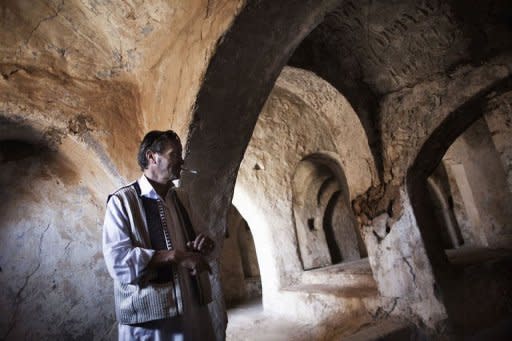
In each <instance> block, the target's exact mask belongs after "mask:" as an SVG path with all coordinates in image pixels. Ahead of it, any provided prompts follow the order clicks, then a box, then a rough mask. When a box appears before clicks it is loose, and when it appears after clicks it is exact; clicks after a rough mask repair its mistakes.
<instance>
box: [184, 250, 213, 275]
mask: <svg viewBox="0 0 512 341" xmlns="http://www.w3.org/2000/svg"><path fill="white" fill-rule="evenodd" d="M182 253H183V254H182V255H181V257H182V258H181V260H179V264H180V265H181V266H183V267H185V268H187V269H189V270H190V273H191V274H192V275H197V274H199V273H201V272H203V271H208V272H209V273H212V269H211V268H210V265H209V264H208V262H206V260H205V259H204V258H203V257H202V256H201V255H200V254H198V253H195V252H182Z"/></svg>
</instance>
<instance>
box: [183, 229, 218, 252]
mask: <svg viewBox="0 0 512 341" xmlns="http://www.w3.org/2000/svg"><path fill="white" fill-rule="evenodd" d="M187 247H188V249H189V250H190V251H198V252H201V253H202V254H210V253H211V252H212V251H213V249H214V248H215V242H214V241H213V240H211V238H210V237H208V236H207V235H205V234H204V233H200V234H198V235H197V237H196V239H194V241H190V242H188V243H187Z"/></svg>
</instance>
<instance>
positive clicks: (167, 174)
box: [153, 142, 183, 183]
mask: <svg viewBox="0 0 512 341" xmlns="http://www.w3.org/2000/svg"><path fill="white" fill-rule="evenodd" d="M153 155H154V161H155V162H154V174H155V176H156V177H157V179H155V180H157V181H158V182H160V183H166V182H168V181H170V180H174V179H179V177H180V172H181V165H183V159H182V158H181V145H180V144H179V143H177V142H172V143H167V145H166V146H165V148H164V149H163V151H162V152H161V153H154V154H153Z"/></svg>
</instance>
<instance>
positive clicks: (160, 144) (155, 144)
mask: <svg viewBox="0 0 512 341" xmlns="http://www.w3.org/2000/svg"><path fill="white" fill-rule="evenodd" d="M173 142H174V143H176V144H178V145H179V146H180V147H181V141H180V138H179V136H178V134H176V133H175V132H174V131H172V130H166V131H159V130H153V131H150V132H149V133H147V134H146V136H144V138H143V139H142V142H141V143H140V147H139V153H138V154H137V162H138V163H139V166H140V169H141V170H142V171H143V170H144V169H146V168H147V167H148V159H147V158H146V153H147V152H148V150H150V151H152V152H154V153H161V152H163V151H164V148H165V147H166V146H167V144H168V143H173Z"/></svg>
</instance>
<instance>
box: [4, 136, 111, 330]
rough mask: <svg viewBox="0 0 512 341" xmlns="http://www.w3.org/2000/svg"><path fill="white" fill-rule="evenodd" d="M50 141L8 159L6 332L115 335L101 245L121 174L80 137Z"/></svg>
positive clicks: (5, 171) (5, 280)
mask: <svg viewBox="0 0 512 341" xmlns="http://www.w3.org/2000/svg"><path fill="white" fill-rule="evenodd" d="M42 143H44V141H34V146H35V151H34V152H33V153H31V154H29V155H28V156H26V157H23V158H20V159H18V158H17V157H16V156H17V155H20V154H19V153H18V152H14V153H13V151H12V150H9V151H5V150H4V153H3V154H4V155H3V156H4V157H3V158H0V159H2V161H1V164H2V170H1V172H0V182H1V184H0V188H1V190H0V191H1V195H2V198H3V200H4V203H3V204H2V205H1V207H0V242H1V244H2V249H1V251H0V267H1V268H2V271H1V274H0V287H1V288H2V290H1V291H0V292H1V294H0V307H2V308H1V314H0V316H1V318H0V335H1V337H2V339H5V340H20V339H59V338H69V339H80V338H87V339H102V338H107V339H108V338H110V337H112V335H111V333H112V330H114V331H115V328H114V327H115V325H114V322H115V321H114V313H113V309H112V307H113V304H114V302H113V295H112V288H111V279H110V277H109V276H108V274H107V272H106V271H105V268H104V262H103V255H102V253H101V247H100V245H101V226H102V224H103V219H102V217H103V211H104V198H105V195H106V194H107V193H106V192H105V187H108V186H115V184H116V179H115V177H114V176H112V175H111V174H108V173H106V172H105V170H104V169H103V167H102V165H101V163H100V161H99V160H98V159H95V158H92V157H91V156H90V154H89V152H88V150H87V149H86V147H85V146H84V145H83V144H81V143H80V142H78V141H76V140H75V139H73V138H64V139H63V140H62V141H61V145H59V147H58V148H56V149H52V148H48V146H47V145H44V144H42ZM11 148H12V147H11ZM69 151H72V152H71V153H69ZM7 152H8V154H9V155H11V156H14V158H12V157H7V154H6V153H7ZM68 153H69V154H68ZM100 302H101V304H100Z"/></svg>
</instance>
